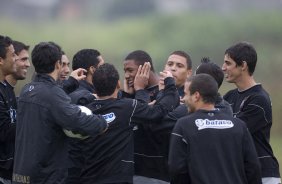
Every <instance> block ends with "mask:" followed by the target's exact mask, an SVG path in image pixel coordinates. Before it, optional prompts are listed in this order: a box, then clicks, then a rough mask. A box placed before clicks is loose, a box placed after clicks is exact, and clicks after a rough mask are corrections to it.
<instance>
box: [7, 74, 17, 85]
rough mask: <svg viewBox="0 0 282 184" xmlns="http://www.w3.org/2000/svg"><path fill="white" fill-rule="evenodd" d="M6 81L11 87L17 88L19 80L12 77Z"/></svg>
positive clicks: (9, 76) (8, 77)
mask: <svg viewBox="0 0 282 184" xmlns="http://www.w3.org/2000/svg"><path fill="white" fill-rule="evenodd" d="M6 80H7V82H8V83H9V84H10V85H11V86H16V84H17V80H16V79H15V78H14V77H13V76H12V75H8V76H6Z"/></svg>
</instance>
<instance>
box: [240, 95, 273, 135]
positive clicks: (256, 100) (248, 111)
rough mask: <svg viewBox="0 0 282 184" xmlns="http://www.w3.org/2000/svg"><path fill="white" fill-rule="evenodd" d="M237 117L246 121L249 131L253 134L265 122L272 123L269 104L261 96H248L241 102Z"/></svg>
mask: <svg viewBox="0 0 282 184" xmlns="http://www.w3.org/2000/svg"><path fill="white" fill-rule="evenodd" d="M236 117H237V118H239V119H241V120H243V121H244V122H246V124H247V127H248V129H249V131H250V132H251V133H252V134H253V133H254V132H256V131H257V130H260V129H261V128H263V127H264V126H266V125H267V124H269V123H270V124H271V123H272V119H271V104H270V103H268V102H267V100H266V99H265V98H264V97H263V96H250V97H249V98H248V99H247V100H246V102H244V104H241V110H240V113H239V114H238V115H237V116H236Z"/></svg>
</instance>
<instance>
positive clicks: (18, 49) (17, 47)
mask: <svg viewBox="0 0 282 184" xmlns="http://www.w3.org/2000/svg"><path fill="white" fill-rule="evenodd" d="M13 46H14V49H15V53H16V54H17V55H19V53H20V52H21V51H22V50H27V51H28V49H29V45H26V44H24V43H23V42H20V41H13Z"/></svg>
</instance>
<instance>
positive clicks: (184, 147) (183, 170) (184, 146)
mask: <svg viewBox="0 0 282 184" xmlns="http://www.w3.org/2000/svg"><path fill="white" fill-rule="evenodd" d="M182 122H183V120H179V121H178V122H177V123H176V125H175V127H174V129H173V131H172V133H171V139H170V148H169V158H168V165H169V172H170V176H171V179H172V181H175V180H177V178H179V177H180V176H182V177H181V178H183V176H185V175H186V176H188V166H187V159H188V157H189V140H186V139H185V137H184V135H183V128H182V127H181V123H182ZM186 181H187V180H186Z"/></svg>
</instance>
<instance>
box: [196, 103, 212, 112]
mask: <svg viewBox="0 0 282 184" xmlns="http://www.w3.org/2000/svg"><path fill="white" fill-rule="evenodd" d="M196 109H197V110H206V111H212V110H214V109H215V108H214V104H210V103H201V104H199V105H198V107H197V108H196Z"/></svg>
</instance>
